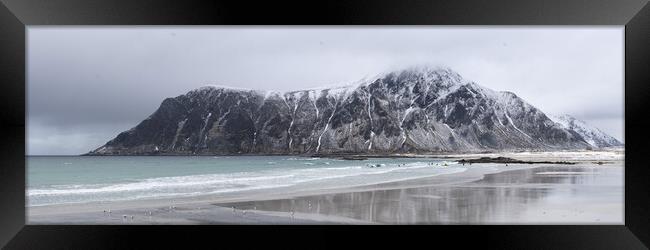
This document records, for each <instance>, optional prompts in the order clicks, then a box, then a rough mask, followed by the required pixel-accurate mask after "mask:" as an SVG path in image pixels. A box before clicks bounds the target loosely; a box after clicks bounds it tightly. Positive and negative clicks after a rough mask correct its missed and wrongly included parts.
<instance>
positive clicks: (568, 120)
mask: <svg viewBox="0 0 650 250" xmlns="http://www.w3.org/2000/svg"><path fill="white" fill-rule="evenodd" d="M548 117H549V118H551V120H553V121H554V122H556V123H559V124H560V125H562V126H563V127H564V128H565V129H570V130H573V131H575V132H576V133H578V134H579V135H580V136H582V138H583V139H584V140H585V141H586V142H587V143H589V145H591V146H593V147H595V148H606V147H620V146H623V143H621V142H620V141H618V140H616V138H614V137H612V136H610V135H608V134H605V132H603V131H601V130H600V129H598V128H595V127H592V126H590V125H588V124H587V123H585V122H584V121H582V120H578V119H576V118H574V117H572V116H570V115H549V116H548Z"/></svg>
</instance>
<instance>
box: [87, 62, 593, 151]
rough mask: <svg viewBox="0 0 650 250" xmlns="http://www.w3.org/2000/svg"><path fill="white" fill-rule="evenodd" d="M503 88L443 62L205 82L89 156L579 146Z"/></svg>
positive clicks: (576, 139)
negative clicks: (269, 82)
mask: <svg viewBox="0 0 650 250" xmlns="http://www.w3.org/2000/svg"><path fill="white" fill-rule="evenodd" d="M587 146H588V144H587V142H585V140H584V139H583V138H582V137H581V136H580V135H579V134H578V133H576V132H575V131H573V130H571V129H567V128H565V127H563V126H561V125H560V124H558V123H555V122H553V121H551V120H550V119H549V118H548V117H547V116H546V115H545V114H544V113H542V112H541V111H540V110H538V109H537V108H535V107H533V106H531V105H529V104H527V103H526V102H525V101H524V100H522V99H521V98H519V97H517V96H516V95H515V94H513V93H510V92H496V91H492V90H490V89H487V88H484V87H481V86H479V85H477V84H476V83H473V82H468V81H466V80H464V79H463V78H462V77H461V76H460V75H458V74H457V73H455V72H453V71H451V70H449V69H446V68H431V67H416V68H410V69H406V70H403V71H398V72H392V73H388V74H384V75H381V76H379V77H376V78H374V79H372V80H368V81H364V82H360V83H358V84H357V85H353V86H345V87H338V88H324V89H313V90H303V91H293V92H287V93H279V92H264V91H255V90H239V89H231V88H224V87H202V88H200V89H196V90H193V91H190V92H189V93H187V94H185V95H181V96H177V97H175V98H167V99H165V100H164V101H163V102H162V104H161V105H160V108H158V110H156V111H155V112H154V113H153V114H152V115H151V116H150V117H148V118H147V119H145V120H144V121H142V122H141V123H140V124H138V125H137V126H136V127H134V128H132V129H131V130H128V131H126V132H122V133H120V134H119V135H118V136H117V137H116V138H115V139H113V140H111V141H109V142H108V143H106V145H104V146H102V147H100V148H98V149H96V150H94V151H91V152H90V153H89V154H92V155H113V154H118V155H148V154H239V153H246V154H303V153H310V154H315V153H317V154H331V153H360V154H363V153H371V154H376V153H406V152H411V153H425V152H441V151H445V152H447V151H454V152H470V151H484V150H517V149H534V150H553V149H584V148H586V147H587Z"/></svg>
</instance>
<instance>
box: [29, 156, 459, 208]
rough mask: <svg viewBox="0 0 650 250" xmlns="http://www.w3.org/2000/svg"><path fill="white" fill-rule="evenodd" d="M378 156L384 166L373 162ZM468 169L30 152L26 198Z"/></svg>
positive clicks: (256, 186) (160, 192)
mask: <svg viewBox="0 0 650 250" xmlns="http://www.w3.org/2000/svg"><path fill="white" fill-rule="evenodd" d="M376 164H381V165H382V167H379V168H377V167H373V168H371V167H369V165H376ZM444 165H448V166H444ZM464 170H465V168H462V167H459V166H456V165H455V164H454V163H446V164H445V163H443V161H442V160H439V159H428V158H417V159H414V158H395V159H388V158H382V159H368V160H363V161H351V160H340V159H330V158H310V157H296V156H214V157H213V156H178V157H177V156H135V157H129V156H105V157H102V156H29V157H27V191H26V195H27V205H28V206H40V205H48V204H60V203H78V202H93V201H113V200H133V199H151V198H160V197H175V196H194V195H205V194H215V195H218V194H220V193H227V192H239V191H247V190H260V189H269V188H277V187H291V186H296V187H310V186H328V185H330V186H341V185H363V184H370V183H377V182H386V181H392V180H398V179H408V178H418V177H425V176H432V175H438V174H445V173H454V172H460V171H464Z"/></svg>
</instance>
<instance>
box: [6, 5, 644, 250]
mask: <svg viewBox="0 0 650 250" xmlns="http://www.w3.org/2000/svg"><path fill="white" fill-rule="evenodd" d="M237 24H243V25H262V24H272V25H624V26H625V119H626V120H625V143H626V149H625V150H626V155H625V225H624V226H623V225H621V226H610V225H604V226H597V225H594V226H571V225H566V226H560V225H553V226H550V225H548V226H543V225H540V226H407V227H399V228H396V227H361V226H345V227H331V226H328V227H324V226H321V227H318V226H309V227H307V226H280V227H272V228H271V227H269V226H227V227H225V226H34V225H25V222H26V219H25V138H26V137H25V123H26V119H25V116H26V113H25V111H26V109H25V105H26V98H28V97H27V96H26V91H25V90H26V74H25V72H26V65H25V51H26V50H25V49H26V44H25V35H26V27H27V26H28V25H237ZM649 44H650V5H649V4H648V1H646V0H623V1H621V0H618V1H617V0H592V1H580V0H570V1H552V2H551V1H531V0H526V1H512V0H511V1H505V0H499V1H480V0H471V1H468V0H462V1H445V2H433V1H416V0H408V1H391V2H389V1H361V0H354V1H332V2H324V1H318V2H308V1H295V2H293V1H286V2H285V1H283V2H278V1H259V2H248V1H237V2H235V1H211V2H191V1H167V0H157V1H153V0H150V1H144V0H139V1H134V0H132V1H82V0H78V1H72V0H70V1H58V0H50V1H47V0H2V5H1V6H0V88H1V90H0V103H1V104H0V105H2V106H1V107H0V114H1V115H0V119H1V126H2V130H1V131H2V134H3V137H2V139H1V140H2V146H1V148H0V158H1V159H0V246H4V247H6V248H8V249H23V248H47V249H51V248H83V249H88V248H92V249H96V248H133V247H134V246H153V244H154V243H153V242H155V244H160V245H163V246H167V247H169V246H172V245H169V244H171V243H175V242H179V241H180V242H183V241H188V240H190V239H192V242H197V241H198V242H203V243H208V244H214V245H212V246H213V247H217V244H218V246H222V244H224V243H238V245H241V244H245V246H246V247H247V248H248V247H249V246H250V244H254V243H257V244H267V243H276V244H281V245H282V244H289V243H288V242H290V241H291V240H293V239H295V238H300V239H307V240H313V241H314V242H313V243H312V244H314V245H318V246H320V247H325V246H327V245H330V246H337V245H340V244H342V243H341V242H342V241H343V240H352V241H357V242H358V241H360V240H362V241H363V243H364V244H366V243H374V244H378V245H382V246H384V244H385V243H386V241H390V243H397V244H399V245H403V244H406V243H414V242H420V243H425V244H429V245H425V246H431V245H432V244H435V245H438V244H442V243H441V242H443V241H448V242H452V243H453V244H454V245H457V246H465V245H473V244H477V243H478V244H480V245H486V246H490V247H495V248H553V249H562V248H567V249H582V248H590V249H601V248H602V249H623V248H625V249H627V248H630V249H647V246H648V245H650V230H649V225H650V216H648V215H646V214H645V212H646V211H650V208H649V207H648V201H649V200H650V192H649V191H648V187H649V185H648V184H647V183H648V180H647V179H648V177H650V175H648V168H647V167H646V164H645V163H644V158H643V157H645V156H646V155H650V150H649V147H648V143H647V142H649V141H650V140H648V139H649V136H648V134H649V133H647V132H645V131H644V129H645V128H646V127H647V126H646V123H645V122H644V121H643V120H644V119H643V117H645V116H646V115H647V112H646V109H645V108H646V107H647V104H648V100H650V87H649V85H650V84H649V83H650V78H649V77H648V71H650V70H649V69H650V63H649V60H650V53H648V45H649ZM359 231H365V232H370V235H371V236H369V237H371V238H370V239H371V240H370V241H367V240H365V239H368V238H365V237H362V236H359V235H358V233H359ZM397 233H400V236H399V237H398V239H399V240H391V237H393V236H392V235H394V234H397ZM411 233H417V235H418V236H412V234H411ZM296 234H300V236H299V237H298V236H294V235H296ZM242 235H245V236H249V235H255V237H250V238H248V239H243V240H242V239H240V238H239V236H242ZM458 235H462V236H463V238H466V240H460V241H459V240H457V239H456V238H455V237H453V236H458ZM258 237H264V238H267V240H255V239H258ZM328 237H329V238H328ZM327 239H332V240H327ZM134 244H135V245H134ZM185 244H186V243H181V244H180V245H179V246H186V245H185ZM287 246H289V245H287ZM440 246H442V245H440Z"/></svg>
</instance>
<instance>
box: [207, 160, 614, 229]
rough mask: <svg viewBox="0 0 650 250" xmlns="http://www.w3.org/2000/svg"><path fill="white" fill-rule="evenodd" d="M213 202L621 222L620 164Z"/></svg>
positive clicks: (414, 217) (467, 218)
mask: <svg viewBox="0 0 650 250" xmlns="http://www.w3.org/2000/svg"><path fill="white" fill-rule="evenodd" d="M215 205H218V206H225V207H233V206H234V207H237V208H238V209H256V210H265V211H282V212H288V213H290V212H291V211H295V213H305V214H321V215H335V216H344V217H348V218H353V219H358V220H363V221H368V222H377V223H387V224H503V223H506V224H518V223H598V222H609V223H622V218H623V216H622V213H623V211H622V210H623V208H622V206H623V168H622V167H584V166H581V167H566V166H561V167H559V166H558V167H554V166H549V167H539V168H532V169H522V170H512V171H506V172H502V173H497V174H488V175H486V176H485V177H484V178H483V179H481V180H478V181H474V182H467V183H462V184H451V185H436V186H427V187H416V188H399V189H391V190H377V191H363V192H349V193H337V194H325V195H314V196H305V197H295V198H293V199H279V200H265V201H250V202H239V203H227V204H215ZM603 207H605V208H606V209H604V210H603ZM585 211H587V212H585ZM612 213H613V214H614V216H611V214H612ZM608 216H609V217H608Z"/></svg>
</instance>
